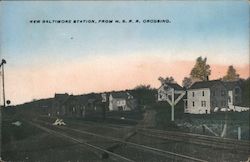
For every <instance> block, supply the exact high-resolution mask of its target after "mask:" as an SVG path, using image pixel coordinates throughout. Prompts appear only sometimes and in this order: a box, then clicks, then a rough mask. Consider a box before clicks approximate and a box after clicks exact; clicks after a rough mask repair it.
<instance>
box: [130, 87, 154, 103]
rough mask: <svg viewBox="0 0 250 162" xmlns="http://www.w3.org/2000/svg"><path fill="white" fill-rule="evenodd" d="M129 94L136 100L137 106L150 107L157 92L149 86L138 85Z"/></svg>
mask: <svg viewBox="0 0 250 162" xmlns="http://www.w3.org/2000/svg"><path fill="white" fill-rule="evenodd" d="M131 94H132V96H134V97H135V98H136V99H137V100H138V104H139V106H142V105H150V104H152V103H155V101H156V95H157V90H156V89H153V88H151V87H150V85H139V86H137V87H135V88H134V89H133V90H132V92H131Z"/></svg>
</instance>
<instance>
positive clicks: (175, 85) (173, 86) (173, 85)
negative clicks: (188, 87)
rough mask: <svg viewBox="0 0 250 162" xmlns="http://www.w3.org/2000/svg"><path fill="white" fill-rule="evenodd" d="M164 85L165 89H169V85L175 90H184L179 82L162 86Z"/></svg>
mask: <svg viewBox="0 0 250 162" xmlns="http://www.w3.org/2000/svg"><path fill="white" fill-rule="evenodd" d="M162 86H164V90H168V87H171V88H173V89H174V90H184V89H183V88H182V87H181V86H180V85H179V84H177V83H167V84H163V85H161V87H162Z"/></svg>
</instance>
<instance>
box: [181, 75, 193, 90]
mask: <svg viewBox="0 0 250 162" xmlns="http://www.w3.org/2000/svg"><path fill="white" fill-rule="evenodd" d="M191 84H192V79H191V78H189V77H185V78H184V79H183V81H182V86H183V87H184V88H189V87H190V86H191Z"/></svg>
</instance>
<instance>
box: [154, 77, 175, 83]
mask: <svg viewBox="0 0 250 162" xmlns="http://www.w3.org/2000/svg"><path fill="white" fill-rule="evenodd" d="M158 80H159V81H160V82H161V84H166V83H176V82H175V80H174V78H173V77H172V76H170V77H166V78H163V77H159V78H158Z"/></svg>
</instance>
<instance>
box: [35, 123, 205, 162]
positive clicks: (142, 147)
mask: <svg viewBox="0 0 250 162" xmlns="http://www.w3.org/2000/svg"><path fill="white" fill-rule="evenodd" d="M35 122H36V123H40V124H45V125H46V127H47V128H46V129H49V130H51V131H54V132H57V133H59V132H60V133H59V134H63V135H64V136H67V137H71V138H73V137H72V133H73V132H76V133H79V134H84V135H88V136H90V137H91V136H92V137H93V136H94V137H97V138H101V139H103V140H109V141H113V142H117V143H120V144H123V145H126V146H128V147H132V148H136V149H140V150H142V151H144V152H150V153H153V154H156V155H160V156H162V157H165V158H168V159H174V160H177V161H197V162H206V160H202V159H198V158H194V157H191V156H187V155H182V154H178V153H174V152H170V151H166V150H161V149H158V148H153V147H150V146H146V145H141V144H137V143H133V142H128V141H125V140H123V139H119V138H114V137H110V136H104V135H100V134H96V133H93V132H89V131H83V130H79V129H74V128H69V127H67V126H52V125H51V123H48V122H45V121H42V120H36V121H35ZM33 124H34V123H33ZM34 126H40V127H43V126H41V125H39V124H35V125H34ZM48 127H50V128H48ZM52 129H57V131H55V130H52ZM58 130H62V131H58ZM62 132H64V133H62ZM65 132H71V135H68V134H65ZM96 147H97V146H96ZM102 151H103V149H102ZM106 151H107V150H106ZM109 152H110V151H108V152H106V153H109Z"/></svg>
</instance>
